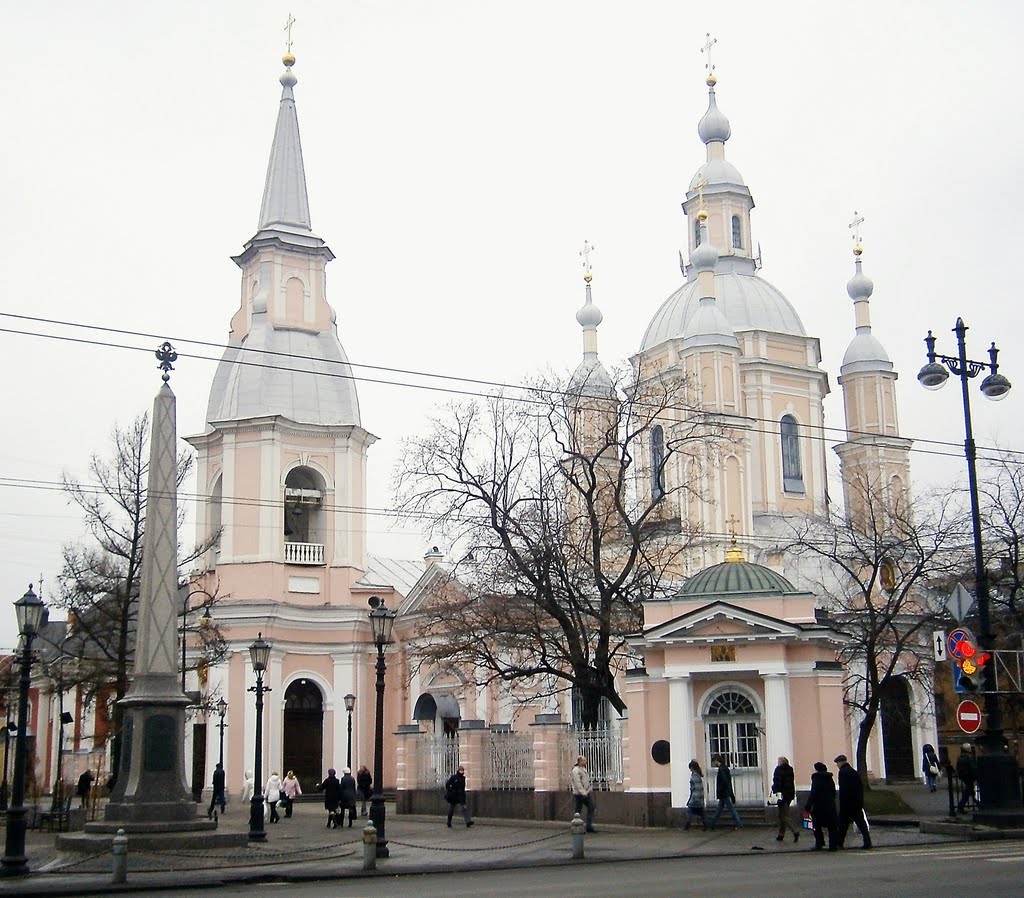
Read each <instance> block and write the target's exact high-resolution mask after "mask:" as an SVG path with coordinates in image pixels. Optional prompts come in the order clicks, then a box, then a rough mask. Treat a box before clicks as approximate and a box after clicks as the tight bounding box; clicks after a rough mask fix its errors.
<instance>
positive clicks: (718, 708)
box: [708, 692, 757, 717]
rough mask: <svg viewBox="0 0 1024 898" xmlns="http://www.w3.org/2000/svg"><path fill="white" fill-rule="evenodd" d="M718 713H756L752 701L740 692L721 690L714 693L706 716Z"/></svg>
mask: <svg viewBox="0 0 1024 898" xmlns="http://www.w3.org/2000/svg"><path fill="white" fill-rule="evenodd" d="M718 714H746V715H751V716H753V715H756V714H757V709H756V708H755V707H754V703H753V702H752V701H751V700H750V699H749V698H747V697H746V696H745V695H743V693H741V692H723V693H722V694H721V695H716V696H715V697H714V698H713V699H712V700H711V704H709V705H708V717H714V716H716V715H718Z"/></svg>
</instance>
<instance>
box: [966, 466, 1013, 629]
mask: <svg viewBox="0 0 1024 898" xmlns="http://www.w3.org/2000/svg"><path fill="white" fill-rule="evenodd" d="M985 467H986V470H985V476H983V477H981V478H980V481H981V482H980V484H979V490H978V492H979V494H980V500H981V514H982V524H983V528H984V530H983V532H984V534H985V538H986V542H987V547H986V561H987V564H986V569H987V570H988V571H989V584H990V586H991V601H992V618H993V626H994V628H995V629H996V630H998V631H999V634H1000V637H1001V640H1002V643H1003V647H1004V648H1016V649H1024V569H1022V568H1021V564H1022V561H1024V559H1022V557H1021V556H1022V553H1024V463H1022V462H1021V460H1020V458H1019V457H1018V456H1017V455H1015V454H1011V453H1002V454H1001V455H1000V456H999V458H997V459H995V460H991V461H989V462H987V463H986V466H985ZM965 581H966V582H971V581H973V573H971V574H969V575H967V577H965Z"/></svg>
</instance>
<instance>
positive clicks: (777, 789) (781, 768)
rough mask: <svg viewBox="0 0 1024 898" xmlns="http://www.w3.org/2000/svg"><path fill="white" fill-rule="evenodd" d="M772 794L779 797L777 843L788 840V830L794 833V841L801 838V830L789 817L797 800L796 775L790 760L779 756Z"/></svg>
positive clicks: (773, 777)
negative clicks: (791, 808) (790, 807)
mask: <svg viewBox="0 0 1024 898" xmlns="http://www.w3.org/2000/svg"><path fill="white" fill-rule="evenodd" d="M772 793H773V794H775V795H778V796H779V800H778V806H779V834H778V835H777V836H776V837H775V841H776V842H781V841H782V840H783V839H784V838H786V830H787V829H788V830H789V831H790V832H791V833H793V841H794V842H796V841H797V840H798V839H799V838H800V830H798V829H797V828H796V827H795V826H794V825H793V820H792V819H791V818H790V815H789V806H790V805H791V804H792V803H793V800H794V799H795V798H796V774H795V772H794V771H793V766H792V765H791V764H790V763H789V758H787V757H785V756H784V755H779V764H778V766H777V767H776V768H775V772H774V773H773V774H772Z"/></svg>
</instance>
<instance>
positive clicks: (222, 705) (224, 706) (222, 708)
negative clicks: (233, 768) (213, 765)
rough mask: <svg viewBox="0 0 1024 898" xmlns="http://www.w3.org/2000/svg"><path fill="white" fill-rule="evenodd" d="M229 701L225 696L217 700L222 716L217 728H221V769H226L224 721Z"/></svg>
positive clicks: (218, 713)
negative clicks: (225, 699)
mask: <svg viewBox="0 0 1024 898" xmlns="http://www.w3.org/2000/svg"><path fill="white" fill-rule="evenodd" d="M227 710H228V703H227V702H226V701H224V696H221V697H220V698H219V699H218V700H217V716H218V717H220V722H219V723H218V724H217V729H219V730H220V758H219V760H220V769H221V770H223V769H224V727H226V726H227V724H226V723H224V715H225V714H226V713H227Z"/></svg>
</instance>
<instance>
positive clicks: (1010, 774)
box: [917, 318, 1020, 814]
mask: <svg viewBox="0 0 1024 898" xmlns="http://www.w3.org/2000/svg"><path fill="white" fill-rule="evenodd" d="M953 333H954V334H956V340H957V354H956V355H955V356H948V355H940V354H939V353H937V352H936V351H935V337H934V336H932V332H931V331H928V336H927V337H925V340H924V342H925V346H927V347H928V353H927V355H928V362H927V364H926V365H925V366H924V367H923V368H922V369H921V371H920V373H919V374H918V375H917V379H918V380H919V381H920V382H921V386H923V387H924V388H925V389H928V390H937V389H939V388H940V387H941V386H942V385H943V384H945V382H946V380H947V379H948V377H949V373H948V372H947V370H946V369H949V372H952V373H953V374H955V375H956V376H957V377H959V378H960V391H961V394H962V396H963V406H964V435H965V439H964V455H966V457H967V487H968V493H969V495H970V502H971V525H972V528H973V530H974V583H975V591H976V593H977V596H976V597H977V601H978V623H979V624H980V625H981V632H980V633H979V634H978V636H979V642H980V643H981V648H982V650H983V651H986V652H991V651H992V650H993V648H994V647H995V635H994V634H993V632H992V621H991V616H990V612H989V593H988V572H987V571H986V570H985V555H984V551H983V548H982V536H981V510H980V507H979V501H978V466H977V449H976V447H975V444H974V428H973V426H972V424H971V398H970V392H969V391H968V389H967V383H968V381H969V380H970V379H971V378H972V377H977V376H978V375H979V374H981V373H983V372H988V374H987V376H986V377H985V379H984V380H982V382H981V392H982V394H983V395H984V396H985V397H986V398H988V399H1002V398H1003V397H1005V396H1006V394H1007V393H1009V392H1010V382H1009V381H1008V380H1007V379H1006V378H1005V377H1004V376H1003V375H1002V374H1000V373H999V364H998V362H997V359H998V356H999V350H998V349H996V344H995V343H993V344H992V346H991V347H990V348H989V351H988V356H989V361H988V362H975V361H972V360H970V359H968V358H967V341H966V336H967V325H966V324H964V320H963V318H957V320H956V327H954V328H953ZM984 678H985V679H984V683H985V717H986V728H985V734H984V735H983V736H981V737H979V739H978V740H977V741H978V744H979V745H981V746H982V747H983V748H984V749H985V751H984V752H983V753H982V754H981V755H980V756H979V758H978V787H979V789H980V791H981V805H980V810H981V812H982V814H986V813H991V812H997V811H1000V810H1009V809H1010V808H1015V809H1016V810H1017V811H1018V812H1019V811H1020V781H1019V780H1018V777H1017V764H1016V762H1015V761H1014V759H1013V758H1012V757H1011V756H1010V755H1009V753H1008V752H1007V751H1006V744H1005V741H1004V739H1003V721H1002V713H1001V710H1000V708H999V698H998V696H997V695H996V692H995V688H996V684H995V664H987V665H985V667H984Z"/></svg>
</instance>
